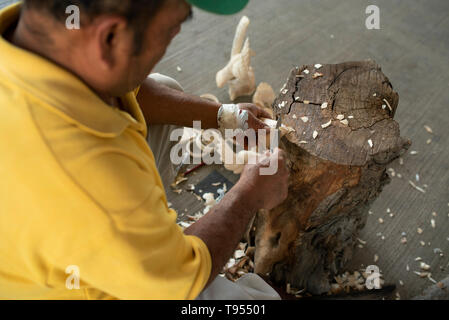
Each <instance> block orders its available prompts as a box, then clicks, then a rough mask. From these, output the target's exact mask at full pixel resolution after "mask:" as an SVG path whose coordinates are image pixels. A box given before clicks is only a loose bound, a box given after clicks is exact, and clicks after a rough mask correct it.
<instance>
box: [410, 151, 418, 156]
mask: <svg viewBox="0 0 449 320" xmlns="http://www.w3.org/2000/svg"><path fill="white" fill-rule="evenodd" d="M410 154H411V155H412V156H413V155H415V154H418V151H415V150H412V151H410Z"/></svg>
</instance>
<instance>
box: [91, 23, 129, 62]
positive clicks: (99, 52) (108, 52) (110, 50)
mask: <svg viewBox="0 0 449 320" xmlns="http://www.w3.org/2000/svg"><path fill="white" fill-rule="evenodd" d="M92 28H93V30H91V32H93V38H92V41H93V43H92V45H93V46H94V48H93V50H94V52H95V53H94V54H96V59H97V61H99V62H100V63H101V65H102V68H104V69H106V70H111V69H114V68H115V67H116V66H117V63H118V62H119V61H120V59H124V58H126V55H128V54H130V53H131V52H132V50H133V43H134V42H133V35H132V32H131V31H130V29H129V28H128V24H127V22H126V20H125V19H124V18H123V17H120V16H114V15H108V16H100V17H98V18H96V19H95V20H94V21H93V23H92Z"/></svg>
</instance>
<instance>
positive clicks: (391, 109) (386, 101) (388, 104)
mask: <svg viewBox="0 0 449 320" xmlns="http://www.w3.org/2000/svg"><path fill="white" fill-rule="evenodd" d="M383 101H385V103H386V104H387V106H388V109H390V111H391V112H393V108H392V107H391V105H390V103H389V102H388V100H387V99H383Z"/></svg>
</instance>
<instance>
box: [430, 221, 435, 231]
mask: <svg viewBox="0 0 449 320" xmlns="http://www.w3.org/2000/svg"><path fill="white" fill-rule="evenodd" d="M430 225H431V226H432V228H434V229H435V226H436V225H435V219H430Z"/></svg>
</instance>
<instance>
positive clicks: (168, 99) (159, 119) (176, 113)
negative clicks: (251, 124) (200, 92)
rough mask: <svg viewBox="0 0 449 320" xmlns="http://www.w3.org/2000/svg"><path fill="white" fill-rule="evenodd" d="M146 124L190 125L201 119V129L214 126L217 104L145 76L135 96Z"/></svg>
mask: <svg viewBox="0 0 449 320" xmlns="http://www.w3.org/2000/svg"><path fill="white" fill-rule="evenodd" d="M137 101H138V102H139V104H140V107H141V109H142V112H143V115H144V117H145V120H146V122H147V124H173V125H178V126H183V127H192V125H193V121H198V120H201V127H202V128H203V129H212V128H214V129H217V128H218V123H217V114H218V109H220V106H221V104H220V103H216V102H213V101H209V100H206V99H202V98H200V97H196V96H193V95H189V94H187V93H185V92H182V91H178V90H175V89H172V88H169V87H167V86H164V85H162V84H159V83H157V82H156V81H155V80H153V79H151V78H147V79H146V80H145V81H144V83H143V84H142V86H141V87H140V90H139V93H138V95H137Z"/></svg>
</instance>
